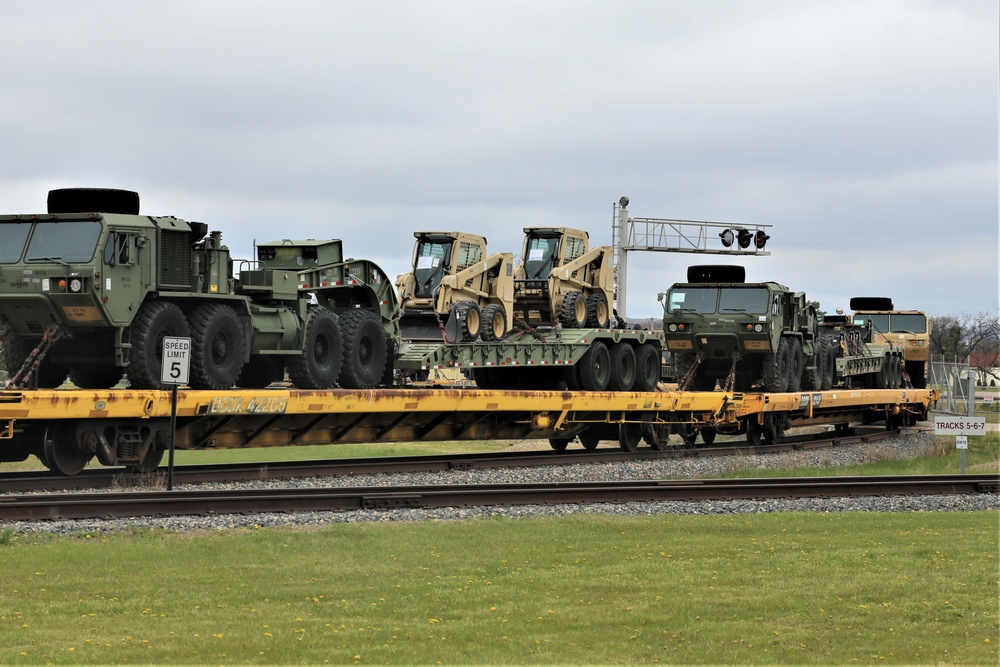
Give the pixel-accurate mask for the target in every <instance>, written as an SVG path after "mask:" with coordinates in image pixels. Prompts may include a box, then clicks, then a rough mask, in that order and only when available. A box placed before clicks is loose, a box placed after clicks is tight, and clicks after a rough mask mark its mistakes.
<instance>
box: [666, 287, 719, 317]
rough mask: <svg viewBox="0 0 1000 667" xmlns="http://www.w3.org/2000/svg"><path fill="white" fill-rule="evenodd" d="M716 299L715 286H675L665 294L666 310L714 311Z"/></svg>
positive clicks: (716, 290)
mask: <svg viewBox="0 0 1000 667" xmlns="http://www.w3.org/2000/svg"><path fill="white" fill-rule="evenodd" d="M718 299H719V288H717V287H677V288H675V289H672V290H670V293H669V294H668V295H667V312H670V313H672V312H674V311H675V310H680V311H683V312H686V313H702V314H709V313H714V312H715V304H716V302H717V301H718Z"/></svg>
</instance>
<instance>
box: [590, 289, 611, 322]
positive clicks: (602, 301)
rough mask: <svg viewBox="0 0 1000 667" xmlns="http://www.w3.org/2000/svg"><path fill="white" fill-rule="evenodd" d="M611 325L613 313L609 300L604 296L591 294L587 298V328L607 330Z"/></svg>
mask: <svg viewBox="0 0 1000 667" xmlns="http://www.w3.org/2000/svg"><path fill="white" fill-rule="evenodd" d="M610 325H611V312H610V309H609V308H608V300H607V299H606V298H605V297H604V295H603V294H591V295H590V296H588V297H587V326H588V327H592V328H594V329H607V328H608V327H609V326H610Z"/></svg>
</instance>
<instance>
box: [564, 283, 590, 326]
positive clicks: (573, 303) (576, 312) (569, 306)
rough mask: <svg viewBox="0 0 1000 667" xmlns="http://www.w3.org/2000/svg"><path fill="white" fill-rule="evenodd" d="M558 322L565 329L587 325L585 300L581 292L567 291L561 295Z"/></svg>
mask: <svg viewBox="0 0 1000 667" xmlns="http://www.w3.org/2000/svg"><path fill="white" fill-rule="evenodd" d="M559 322H560V323H561V324H562V325H563V326H564V327H566V328H567V329H582V328H583V327H585V326H587V300H586V299H585V298H584V296H583V292H577V291H573V292H567V293H566V296H564V297H563V302H562V310H561V311H560V313H559Z"/></svg>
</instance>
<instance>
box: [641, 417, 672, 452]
mask: <svg viewBox="0 0 1000 667" xmlns="http://www.w3.org/2000/svg"><path fill="white" fill-rule="evenodd" d="M642 439H643V440H645V441H646V444H647V445H649V447H650V448H651V449H653V450H655V451H658V452H662V451H663V450H665V449H666V448H667V441H668V440H670V425H669V424H653V423H652V422H644V423H643V425H642Z"/></svg>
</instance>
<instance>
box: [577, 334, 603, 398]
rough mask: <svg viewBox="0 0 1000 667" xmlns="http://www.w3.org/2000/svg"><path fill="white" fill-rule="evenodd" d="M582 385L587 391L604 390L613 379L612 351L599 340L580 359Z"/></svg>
mask: <svg viewBox="0 0 1000 667" xmlns="http://www.w3.org/2000/svg"><path fill="white" fill-rule="evenodd" d="M578 365H579V366H580V386H581V387H582V388H583V389H584V390H585V391H604V390H605V389H607V388H608V382H610V381H611V353H610V352H608V346H607V345H605V344H604V343H602V342H601V341H597V342H595V343H594V344H593V346H591V348H590V349H589V350H587V353H586V354H584V355H583V357H582V358H581V359H580V361H579V363H578Z"/></svg>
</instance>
